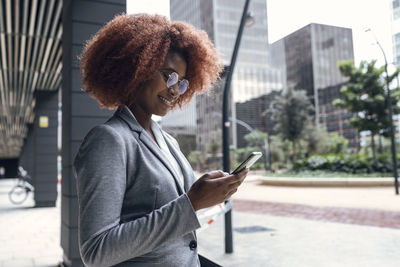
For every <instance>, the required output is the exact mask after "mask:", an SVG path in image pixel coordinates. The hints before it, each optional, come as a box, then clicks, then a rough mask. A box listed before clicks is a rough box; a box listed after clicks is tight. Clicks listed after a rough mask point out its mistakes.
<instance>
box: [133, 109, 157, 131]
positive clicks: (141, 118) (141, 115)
mask: <svg viewBox="0 0 400 267" xmlns="http://www.w3.org/2000/svg"><path fill="white" fill-rule="evenodd" d="M128 108H129V109H130V110H131V112H132V113H133V115H135V118H136V120H137V122H138V123H139V124H140V125H141V126H142V127H143V129H145V130H146V131H148V132H149V131H151V114H149V113H147V112H146V111H145V110H143V109H142V108H141V107H140V106H139V105H131V106H130V107H128Z"/></svg>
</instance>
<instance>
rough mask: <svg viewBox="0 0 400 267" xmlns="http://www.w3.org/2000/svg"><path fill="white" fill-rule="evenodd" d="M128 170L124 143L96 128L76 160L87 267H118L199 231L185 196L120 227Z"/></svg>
mask: <svg viewBox="0 0 400 267" xmlns="http://www.w3.org/2000/svg"><path fill="white" fill-rule="evenodd" d="M130 156H131V155H130ZM133 156H134V155H133ZM126 164H127V150H126V147H125V143H124V140H123V138H122V137H121V136H120V134H119V133H118V132H117V131H116V130H115V129H114V128H112V127H111V126H109V125H101V126H97V127H95V128H93V129H92V130H91V131H90V132H89V134H88V135H87V136H86V138H85V140H84V141H83V143H82V145H81V147H80V149H79V152H78V154H77V156H76V158H75V161H74V170H75V175H76V178H77V195H78V203H79V220H78V223H79V248H80V254H81V257H82V260H83V262H84V263H85V264H86V266H111V265H115V264H117V263H120V262H123V261H126V260H129V259H132V258H134V257H137V256H140V255H143V254H146V253H148V252H150V251H152V250H154V249H156V248H157V247H158V246H160V245H162V244H164V243H166V242H168V241H172V240H174V239H176V238H179V237H182V236H184V235H186V234H188V233H190V232H192V231H194V230H195V229H197V228H199V227H200V225H199V222H198V220H197V217H196V213H195V211H194V209H193V207H192V204H191V202H190V200H189V198H188V197H187V195H186V194H183V195H181V196H180V197H178V198H177V199H175V200H173V201H171V202H169V203H167V204H165V205H164V206H162V207H160V208H159V209H156V210H154V211H152V212H151V213H149V214H147V215H145V216H143V217H141V218H138V219H135V220H133V221H129V222H124V223H121V222H120V216H121V208H122V203H123V199H124V194H125V189H126V180H127V179H126V173H127V172H126ZM182 218H184V219H182Z"/></svg>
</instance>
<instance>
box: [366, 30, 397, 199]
mask: <svg viewBox="0 0 400 267" xmlns="http://www.w3.org/2000/svg"><path fill="white" fill-rule="evenodd" d="M367 31H371V33H372V35H373V36H374V38H375V41H376V44H377V45H378V47H379V48H380V50H381V51H382V54H383V59H384V60H385V73H386V90H387V100H386V101H387V104H388V106H389V107H388V108H389V116H390V118H389V121H390V141H391V148H392V161H393V174H394V188H395V192H396V195H398V194H399V182H398V173H397V153H396V141H395V133H394V127H393V107H392V97H391V93H390V88H389V72H388V68H387V67H388V63H387V60H386V54H385V51H384V50H383V48H382V46H381V44H380V43H379V41H378V38H376V36H375V34H373V32H372V30H371V29H368V30H367Z"/></svg>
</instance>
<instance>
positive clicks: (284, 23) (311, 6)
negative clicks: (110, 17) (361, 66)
mask: <svg viewBox="0 0 400 267" xmlns="http://www.w3.org/2000/svg"><path fill="white" fill-rule="evenodd" d="M243 3H244V0H243ZM390 5H391V0H268V1H267V16H268V31H269V32H268V38H269V42H270V43H272V42H274V41H276V40H279V39H281V38H282V37H284V36H286V35H288V34H290V33H292V32H294V31H296V30H298V29H300V28H302V27H303V26H306V25H308V24H309V23H321V24H328V25H333V26H341V27H347V28H351V29H352V30H353V45H354V57H355V62H356V64H358V63H359V62H360V61H361V60H367V61H370V60H373V59H376V60H377V61H378V62H377V65H378V66H380V65H383V64H384V61H383V55H382V52H381V50H380V49H379V48H378V46H377V45H376V43H375V41H374V37H373V35H372V34H371V32H365V30H366V29H368V28H370V29H372V31H373V33H374V34H375V36H376V38H377V39H378V41H379V42H380V44H381V45H382V47H383V49H384V51H385V53H386V57H387V59H388V62H389V63H390V62H393V56H392V39H391V38H392V37H391V26H390V19H391V15H390ZM127 13H129V14H130V13H150V14H161V15H165V16H168V17H169V0H146V1H137V0H127ZM256 23H257V22H256Z"/></svg>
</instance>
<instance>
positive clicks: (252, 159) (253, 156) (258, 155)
mask: <svg viewBox="0 0 400 267" xmlns="http://www.w3.org/2000/svg"><path fill="white" fill-rule="evenodd" d="M261 156H262V153H261V152H252V153H251V154H250V155H249V157H248V158H247V159H246V160H245V161H243V162H242V163H240V165H239V166H237V168H236V169H235V170H234V171H233V172H231V174H236V173H238V172H240V171H242V170H244V168H250V166H251V165H253V164H254V163H255V162H256V161H257V160H258V159H259V158H261Z"/></svg>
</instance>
